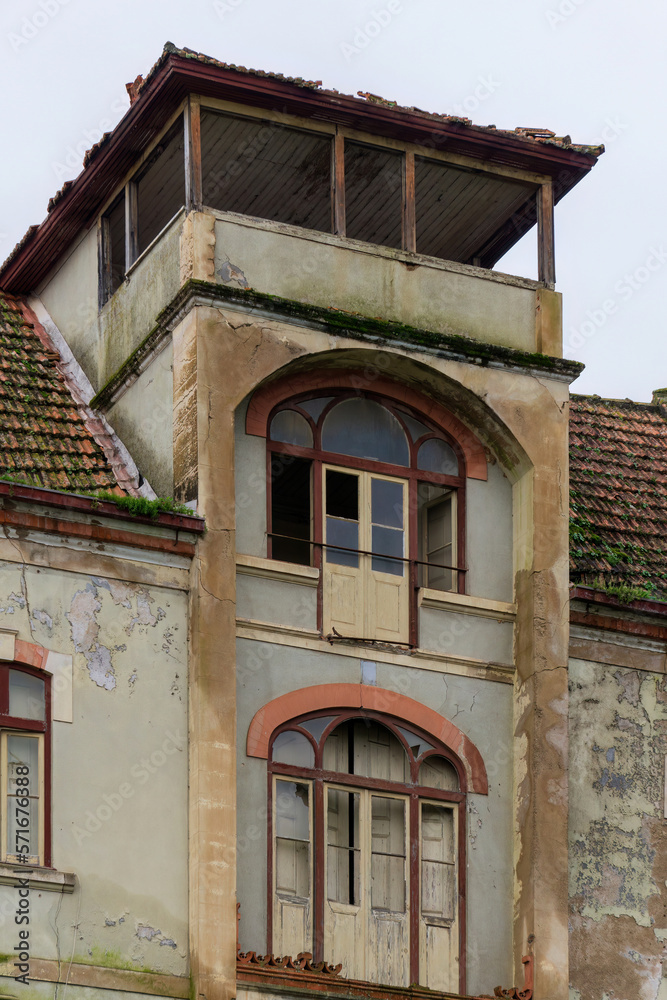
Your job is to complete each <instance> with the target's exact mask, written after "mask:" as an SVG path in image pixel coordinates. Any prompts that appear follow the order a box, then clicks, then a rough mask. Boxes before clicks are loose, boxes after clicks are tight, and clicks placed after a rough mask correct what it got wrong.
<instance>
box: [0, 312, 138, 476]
mask: <svg viewBox="0 0 667 1000" xmlns="http://www.w3.org/2000/svg"><path fill="white" fill-rule="evenodd" d="M23 309H24V307H23V305H22V303H21V302H20V300H18V299H15V298H14V297H13V296H11V295H6V294H3V293H0V477H5V478H12V479H19V480H25V481H28V482H29V483H30V484H31V485H34V486H45V487H48V488H50V489H56V490H67V491H80V492H86V491H91V490H98V489H105V490H117V488H118V486H117V482H116V478H115V476H114V473H113V471H112V468H111V465H110V464H109V462H108V461H107V458H106V457H105V454H104V452H103V451H102V448H101V447H100V446H99V444H98V443H97V441H96V440H95V438H94V437H93V435H92V434H91V433H90V431H89V430H88V429H87V427H86V424H85V422H84V419H83V417H82V416H81V415H80V413H79V411H78V409H77V406H76V404H75V402H74V400H73V399H72V396H71V394H70V391H69V389H68V387H67V384H66V383H65V380H64V378H63V376H62V374H61V373H60V371H59V369H58V367H57V365H56V361H55V356H54V353H53V352H52V351H49V350H48V349H47V348H46V347H45V346H44V344H43V343H42V341H41V339H40V337H39V336H38V335H37V333H36V331H35V327H34V324H33V323H32V322H30V321H29V320H28V319H27V318H26V315H25V314H24V311H23Z"/></svg>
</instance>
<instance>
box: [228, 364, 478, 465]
mask: <svg viewBox="0 0 667 1000" xmlns="http://www.w3.org/2000/svg"><path fill="white" fill-rule="evenodd" d="M364 373H365V369H361V368H360V369H354V368H349V369H344V368H332V369H322V370H320V371H315V372H296V373H294V374H293V375H285V376H283V378H278V379H276V380H275V381H273V382H267V383H265V384H264V385H261V386H259V388H258V389H256V390H255V392H254V393H253V395H252V397H251V399H250V403H249V405H248V412H247V415H246V433H247V434H254V435H256V436H257V437H266V435H267V430H268V421H269V415H270V413H271V411H272V410H273V408H274V406H277V405H278V403H282V402H283V401H284V400H287V399H289V398H290V397H291V396H296V395H298V394H299V393H302V392H309V391H310V390H315V391H322V392H323V393H324V394H326V392H327V391H328V390H330V389H331V390H336V389H355V390H356V391H360V390H363V389H367V390H368V391H369V392H376V393H378V394H379V395H381V396H386V397H387V398H388V399H392V400H395V401H396V402H397V403H404V404H405V405H406V406H409V407H411V408H412V409H414V410H416V411H417V412H418V413H422V414H423V415H424V416H425V417H428V418H430V419H431V420H433V422H434V423H435V424H437V425H438V427H441V428H442V430H443V431H446V432H447V433H448V434H451V436H452V437H453V438H454V440H455V441H456V442H457V443H458V445H459V446H460V448H461V450H462V451H463V454H464V457H465V463H466V475H467V476H469V477H470V478H471V479H483V480H486V478H487V470H486V453H485V451H484V446H483V445H482V443H481V441H480V440H479V438H477V437H476V436H475V435H474V434H473V432H472V431H471V430H470V429H469V428H468V427H466V426H465V424H463V423H462V422H461V421H460V420H459V419H458V417H455V416H454V414H453V413H450V412H449V410H447V409H445V407H444V406H442V404H441V403H438V402H437V401H436V400H435V399H432V398H431V397H430V396H425V395H422V394H421V393H420V392H418V391H417V390H416V389H413V388H412V387H411V386H409V385H406V384H405V383H403V382H395V381H394V380H393V379H390V378H387V376H386V375H380V374H376V373H375V371H373V373H372V378H371V377H370V376H366V375H365V374H364Z"/></svg>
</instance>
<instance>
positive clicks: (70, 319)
mask: <svg viewBox="0 0 667 1000" xmlns="http://www.w3.org/2000/svg"><path fill="white" fill-rule="evenodd" d="M97 269H98V264H97V228H96V227H95V226H93V227H92V229H89V230H88V232H87V233H86V234H85V236H83V238H82V239H81V240H80V242H78V243H76V244H75V245H74V247H73V248H72V249H71V251H70V252H69V254H68V256H67V257H66V258H65V259H64V260H62V261H59V263H58V265H57V266H56V268H55V269H54V270H53V271H52V273H51V274H50V275H49V276H48V278H47V279H46V281H45V282H44V283H43V285H42V286H41V288H39V289H38V290H37V293H38V295H39V297H40V298H41V300H42V302H43V303H44V307H45V308H46V310H47V312H48V313H49V315H50V317H51V319H52V320H53V322H54V323H55V324H56V326H57V327H58V329H59V330H60V332H61V333H62V335H63V336H64V338H65V340H66V341H67V343H68V344H69V346H70V348H71V350H72V353H73V354H74V356H75V358H76V359H77V361H78V362H79V364H80V365H81V367H82V368H83V370H84V371H85V373H86V375H87V376H88V378H89V379H90V381H91V383H92V384H93V385H94V386H95V387H96V388H99V386H98V385H97V377H98V367H99V347H100V344H99V331H98V324H97V314H98V308H97V302H98V296H97V281H98V279H97V273H98V272H97Z"/></svg>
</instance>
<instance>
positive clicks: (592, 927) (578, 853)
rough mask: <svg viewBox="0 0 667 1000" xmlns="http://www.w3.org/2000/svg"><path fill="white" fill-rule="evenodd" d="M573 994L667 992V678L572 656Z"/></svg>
mask: <svg viewBox="0 0 667 1000" xmlns="http://www.w3.org/2000/svg"><path fill="white" fill-rule="evenodd" d="M569 729H570V818H569V847H570V927H571V930H570V942H571V948H570V983H571V997H572V998H573V1000H608V998H609V997H615V998H618V1000H664V997H666V996H667V978H666V976H667V968H665V966H664V963H665V959H666V958H667V955H666V953H665V947H666V943H667V889H666V888H665V886H666V885H667V881H666V880H667V838H666V837H665V822H666V821H665V819H664V786H665V755H666V754H667V678H666V677H665V675H664V674H656V673H651V672H647V671H645V670H632V669H630V668H628V667H619V666H614V665H613V664H602V663H592V662H589V661H585V660H581V659H572V660H570V723H569Z"/></svg>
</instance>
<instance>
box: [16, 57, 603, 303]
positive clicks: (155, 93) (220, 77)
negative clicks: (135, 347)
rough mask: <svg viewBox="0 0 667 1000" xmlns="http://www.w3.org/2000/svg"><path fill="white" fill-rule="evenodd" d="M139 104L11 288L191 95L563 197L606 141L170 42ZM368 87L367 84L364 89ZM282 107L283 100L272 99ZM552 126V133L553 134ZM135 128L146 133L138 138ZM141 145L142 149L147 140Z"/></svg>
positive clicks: (44, 262) (92, 162)
mask: <svg viewBox="0 0 667 1000" xmlns="http://www.w3.org/2000/svg"><path fill="white" fill-rule="evenodd" d="M128 91H129V93H130V97H131V100H132V103H131V105H130V107H129V109H128V111H127V112H126V113H125V115H124V116H123V118H122V119H121V120H120V122H119V123H118V124H117V125H116V126H115V128H114V129H113V131H112V132H108V133H105V135H104V136H103V137H102V139H101V140H100V141H99V142H98V143H97V144H96V145H95V146H93V147H92V148H91V149H90V150H89V151H88V152H87V153H86V155H85V157H84V167H83V169H82V170H81V172H80V173H79V174H78V176H77V177H76V178H75V179H74V180H70V181H67V182H66V183H65V184H64V185H63V186H62V188H61V189H60V191H58V192H57V193H56V194H55V195H54V196H53V198H51V200H50V201H49V206H48V213H47V216H46V218H45V219H44V220H43V221H42V222H41V223H40V224H39V225H33V226H30V228H29V229H28V230H27V232H26V234H25V235H24V237H23V238H22V239H21V240H20V241H19V242H18V243H17V244H16V246H15V247H14V249H13V250H12V251H11V253H10V254H9V256H8V257H7V259H6V260H5V262H4V263H3V264H2V265H0V284H2V286H3V287H4V288H6V289H7V290H8V291H10V292H13V293H15V294H16V293H21V292H23V293H25V292H29V291H32V290H33V289H34V288H36V287H37V285H38V282H39V280H40V279H42V278H43V277H45V276H46V274H48V272H49V270H50V268H51V267H52V265H53V262H54V260H55V259H56V258H57V257H58V256H60V254H61V253H63V252H64V251H65V249H66V248H67V247H68V246H69V245H70V244H71V243H72V242H73V240H74V239H75V238H76V235H77V234H78V233H79V232H80V230H81V229H82V228H87V227H89V226H90V225H91V223H92V221H94V218H95V216H96V214H97V213H98V212H99V211H100V209H101V207H102V206H103V204H104V203H105V202H106V200H108V198H109V197H111V195H112V194H113V192H114V190H115V188H116V187H117V186H118V184H119V183H120V182H121V180H122V178H123V177H124V176H125V175H126V174H127V171H128V170H130V169H131V168H132V164H133V163H134V162H135V161H136V159H137V156H138V155H139V154H140V152H141V151H143V150H144V149H145V148H148V147H149V146H150V145H151V144H152V142H153V141H154V140H155V139H156V137H157V135H158V133H159V131H160V130H161V129H162V128H163V127H164V125H165V124H166V123H167V120H168V117H169V116H170V115H171V114H172V113H173V111H174V108H175V107H176V106H177V104H178V103H179V102H180V101H182V100H183V99H184V98H185V97H186V96H187V95H188V94H190V93H195V94H197V93H200V94H202V95H204V96H216V95H217V96H221V95H222V96H223V97H226V98H227V99H229V100H236V101H237V102H239V101H240V102H241V103H243V102H245V103H246V104H248V105H249V106H255V107H263V108H265V109H268V110H271V109H273V110H275V108H278V110H282V111H283V112H284V113H285V114H288V115H290V114H291V115H300V116H302V117H306V118H307V117H313V118H318V119H319V120H329V121H331V122H334V123H336V124H343V125H347V126H349V127H352V128H357V129H359V130H361V131H366V132H369V133H371V134H373V133H376V134H377V135H383V136H385V137H386V136H396V135H398V136H399V137H401V138H402V141H405V142H408V143H411V144H414V145H426V146H427V147H432V148H434V149H440V148H447V149H448V150H449V151H451V152H452V153H455V154H463V155H468V156H469V157H472V158H473V159H478V160H479V159H482V160H484V159H487V160H489V162H492V161H494V160H495V161H497V162H498V163H500V164H505V165H508V166H517V165H518V166H519V167H521V166H522V165H523V167H524V169H527V170H530V171H532V172H538V173H544V174H546V175H549V176H552V177H553V180H554V199H555V201H559V200H560V198H562V197H563V196H564V195H565V194H566V193H567V191H569V190H570V189H571V188H572V187H573V186H574V185H575V184H576V183H578V181H579V180H581V179H582V177H583V176H585V174H586V173H587V172H588V171H589V170H590V169H591V168H592V167H593V166H594V165H595V163H596V162H597V158H598V156H599V155H601V153H602V152H603V151H604V147H603V146H578V145H574V144H572V143H571V142H570V137H569V136H565V137H563V138H558V137H555V136H554V135H553V133H550V131H549V130H548V129H534V128H532V129H527V128H519V129H515V130H514V131H513V132H512V131H507V130H502V129H496V128H495V126H480V125H473V124H472V122H470V120H469V119H467V118H460V117H458V116H452V115H443V114H438V113H430V112H426V111H423V110H422V109H420V108H415V107H411V108H409V107H402V106H400V105H398V104H397V103H395V102H391V101H385V100H383V99H382V98H379V97H376V95H371V94H367V95H362V96H361V97H359V96H357V97H353V96H351V95H345V94H340V93H339V92H338V91H336V90H324V89H322V88H321V87H320V86H319V81H306V80H303V79H301V78H298V77H296V78H295V77H286V76H283V75H282V74H277V73H267V72H264V71H261V70H252V69H251V70H248V69H246V68H245V67H239V66H236V65H233V64H227V63H223V62H221V61H219V60H217V59H213V58H212V57H210V56H205V55H202V54H201V53H197V52H194V51H192V50H191V49H179V48H177V47H176V46H174V45H173V44H172V43H167V44H166V45H165V47H164V49H163V51H162V54H161V56H160V57H159V59H158V60H157V62H156V63H155V64H154V66H153V67H152V68H151V69H150V70H149V72H148V73H147V75H146V77H145V78H143V79H141V80H140V78H139V77H137V79H136V80H135V81H134V83H133V84H129V85H128ZM359 93H361V92H359ZM274 105H275V107H274ZM545 133H548V134H545ZM137 136H141V140H140V142H139V143H137ZM139 147H141V148H139Z"/></svg>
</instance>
